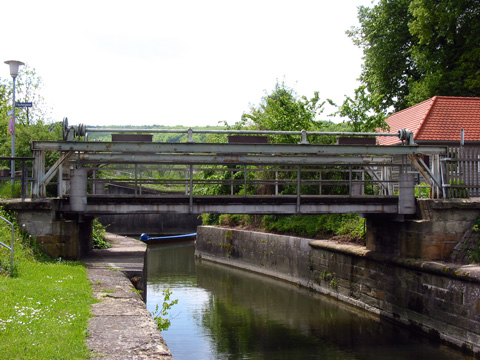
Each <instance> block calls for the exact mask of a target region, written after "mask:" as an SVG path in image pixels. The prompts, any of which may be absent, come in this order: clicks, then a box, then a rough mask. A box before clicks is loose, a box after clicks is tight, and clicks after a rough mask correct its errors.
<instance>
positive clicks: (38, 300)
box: [0, 213, 94, 359]
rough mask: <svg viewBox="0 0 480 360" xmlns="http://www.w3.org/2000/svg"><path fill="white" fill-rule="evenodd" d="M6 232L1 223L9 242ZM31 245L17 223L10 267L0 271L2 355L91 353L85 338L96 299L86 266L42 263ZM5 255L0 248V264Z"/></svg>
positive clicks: (33, 356)
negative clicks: (13, 261)
mask: <svg viewBox="0 0 480 360" xmlns="http://www.w3.org/2000/svg"><path fill="white" fill-rule="evenodd" d="M4 214H5V213H2V216H3V215H4ZM10 234H11V233H10V230H9V228H8V227H6V226H4V225H3V224H1V225H0V241H2V242H3V243H6V244H9V245H10V241H9V239H10ZM31 243H32V240H31V239H30V238H28V237H22V236H21V235H20V233H19V231H18V226H17V227H16V232H15V246H14V249H15V264H14V271H13V272H10V271H7V269H3V271H2V270H0V303H1V306H0V338H1V340H0V359H85V358H88V357H90V351H89V349H88V347H87V345H86V342H85V339H86V337H87V335H88V334H87V324H88V318H89V317H90V316H91V315H90V305H91V304H92V303H93V302H94V299H93V297H92V291H91V287H90V283H89V281H88V279H87V274H86V268H85V267H84V266H83V265H82V264H80V263H77V262H68V261H63V260H61V261H58V260H57V261H52V260H50V261H46V260H45V258H44V257H39V256H38V253H37V254H36V251H37V250H34V248H33V247H32V246H31ZM9 259H10V252H9V251H8V250H7V249H5V248H2V249H0V260H1V261H0V265H3V266H4V268H5V267H6V266H5V264H8V263H9ZM8 270H9V269H8ZM11 273H13V275H12V274H11Z"/></svg>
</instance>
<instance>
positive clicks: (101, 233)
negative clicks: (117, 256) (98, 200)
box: [93, 219, 112, 249]
mask: <svg viewBox="0 0 480 360" xmlns="http://www.w3.org/2000/svg"><path fill="white" fill-rule="evenodd" d="M106 232H107V231H106V227H105V226H103V225H102V224H100V221H98V219H95V220H93V248H94V249H108V248H110V247H111V246H112V245H111V244H110V243H109V242H108V241H107V240H105V233H106Z"/></svg>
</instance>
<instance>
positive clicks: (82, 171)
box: [70, 168, 87, 213]
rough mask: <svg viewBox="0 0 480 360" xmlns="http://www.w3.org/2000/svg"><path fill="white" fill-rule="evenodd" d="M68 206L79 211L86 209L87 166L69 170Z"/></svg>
mask: <svg viewBox="0 0 480 360" xmlns="http://www.w3.org/2000/svg"><path fill="white" fill-rule="evenodd" d="M70 207H71V209H72V210H73V211H78V212H80V213H81V212H84V211H86V210H87V168H79V169H72V170H71V172H70Z"/></svg>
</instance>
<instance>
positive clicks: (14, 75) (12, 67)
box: [5, 60, 25, 186]
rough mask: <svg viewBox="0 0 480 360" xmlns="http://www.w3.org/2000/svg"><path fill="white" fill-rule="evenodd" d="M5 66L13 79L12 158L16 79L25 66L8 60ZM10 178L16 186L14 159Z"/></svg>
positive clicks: (13, 150)
mask: <svg viewBox="0 0 480 360" xmlns="http://www.w3.org/2000/svg"><path fill="white" fill-rule="evenodd" d="M5 64H7V65H10V75H11V76H12V78H13V103H12V117H11V118H10V126H9V128H10V133H11V134H12V158H14V157H15V79H16V78H17V75H18V68H19V67H20V66H21V65H25V64H24V63H23V62H21V61H17V60H8V61H5ZM10 168H11V170H10V176H11V178H12V186H13V185H14V184H15V160H13V159H12V161H11V164H10Z"/></svg>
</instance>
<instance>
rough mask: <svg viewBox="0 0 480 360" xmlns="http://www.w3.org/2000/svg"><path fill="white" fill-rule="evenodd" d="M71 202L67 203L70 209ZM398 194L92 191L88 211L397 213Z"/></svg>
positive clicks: (113, 212)
mask: <svg viewBox="0 0 480 360" xmlns="http://www.w3.org/2000/svg"><path fill="white" fill-rule="evenodd" d="M69 207H70V205H69V204H68V202H66V203H65V204H64V211H66V212H69V210H70V209H69ZM397 211H398V197H397V196H318V195H317V196H301V197H297V196H295V195H291V196H289V195H284V196H247V197H244V196H193V197H189V196H184V195H183V196H182V195H175V196H161V197H159V196H148V195H142V196H141V197H138V196H135V195H121V196H119V195H114V196H108V195H88V197H87V210H86V212H85V214H86V215H100V214H131V213H191V214H202V213H216V214H325V213H329V214H335V213H365V214H368V213H369V214H374V213H378V214H396V213H397Z"/></svg>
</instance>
